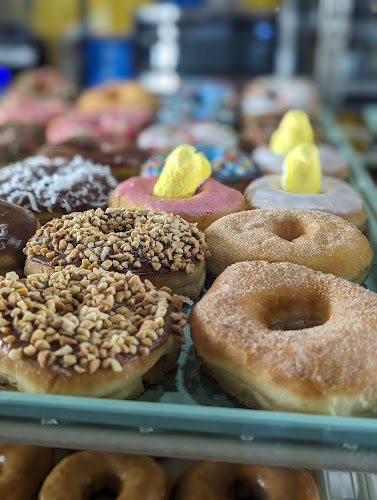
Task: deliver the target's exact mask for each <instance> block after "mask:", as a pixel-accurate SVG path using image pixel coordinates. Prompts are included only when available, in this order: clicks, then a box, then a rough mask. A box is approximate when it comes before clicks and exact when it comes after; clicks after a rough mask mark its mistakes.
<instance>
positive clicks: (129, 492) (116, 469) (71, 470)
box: [38, 451, 170, 500]
mask: <svg viewBox="0 0 377 500" xmlns="http://www.w3.org/2000/svg"><path fill="white" fill-rule="evenodd" d="M105 491H106V492H108V493H109V494H111V498H115V497H116V498H117V500H128V499H132V500H168V499H169V493H170V480H169V477H168V475H167V473H166V472H165V470H164V469H163V468H162V467H161V466H160V465H158V464H157V462H156V461H155V460H153V459H152V458H149V457H146V456H142V455H122V454H120V453H106V452H100V451H80V452H78V453H74V454H72V455H70V456H68V457H66V458H64V459H63V460H62V461H61V462H60V463H59V464H58V465H56V466H55V468H54V469H53V470H52V471H51V472H50V474H49V475H48V476H47V478H46V479H45V481H44V483H43V485H42V488H41V491H40V492H39V496H38V500H66V499H67V498H69V499H70V500H84V499H89V498H94V496H96V498H97V495H96V494H100V493H101V492H105ZM101 498H102V497H101ZM106 498H107V497H106Z"/></svg>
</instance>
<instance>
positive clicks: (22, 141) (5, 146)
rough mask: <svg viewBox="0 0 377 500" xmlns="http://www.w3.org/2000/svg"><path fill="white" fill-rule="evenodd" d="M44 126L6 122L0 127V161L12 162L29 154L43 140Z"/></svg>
mask: <svg viewBox="0 0 377 500" xmlns="http://www.w3.org/2000/svg"><path fill="white" fill-rule="evenodd" d="M44 133H45V128H44V126H41V125H34V124H31V123H28V124H21V123H7V124H5V125H3V126H1V127H0V162H1V163H12V162H13V161H17V160H21V159H22V158H25V157H26V156H31V155H32V154H34V152H35V151H36V150H37V148H38V147H39V146H40V145H41V144H42V143H43V141H44V140H45V135H44Z"/></svg>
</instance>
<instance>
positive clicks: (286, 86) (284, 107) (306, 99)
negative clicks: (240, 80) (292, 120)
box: [241, 75, 319, 121]
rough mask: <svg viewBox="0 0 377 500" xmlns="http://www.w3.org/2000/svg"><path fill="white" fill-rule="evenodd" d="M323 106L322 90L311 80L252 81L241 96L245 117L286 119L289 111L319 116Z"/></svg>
mask: <svg viewBox="0 0 377 500" xmlns="http://www.w3.org/2000/svg"><path fill="white" fill-rule="evenodd" d="M318 106H319V96H318V91H317V89H316V87H315V86H314V84H313V83H312V82H311V81H310V80H309V79H307V78H302V77H297V76H285V75H266V76H261V77H258V78H254V79H253V80H251V81H250V82H248V83H247V84H246V85H245V87H244V89H243V91H242V96H241V114H242V116H243V118H244V120H245V121H247V120H248V119H249V118H250V117H251V118H252V119H253V118H254V117H256V116H257V117H261V116H262V117H264V116H271V115H275V116H279V117H280V116H282V115H283V114H284V113H285V112H286V111H288V110H289V109H292V108H295V109H301V110H303V111H306V112H307V113H309V114H310V115H313V116H315V115H316V113H317V110H318Z"/></svg>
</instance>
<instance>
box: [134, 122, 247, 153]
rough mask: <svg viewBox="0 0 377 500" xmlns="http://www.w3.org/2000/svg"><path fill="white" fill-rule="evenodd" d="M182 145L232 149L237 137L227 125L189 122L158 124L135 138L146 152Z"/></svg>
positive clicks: (234, 146)
mask: <svg viewBox="0 0 377 500" xmlns="http://www.w3.org/2000/svg"><path fill="white" fill-rule="evenodd" d="M182 143H186V144H192V145H193V146H195V147H198V148H200V147H215V148H216V147H220V148H222V149H232V148H233V149H234V148H236V147H237V143H238V137H237V134H236V132H235V130H234V129H233V128H231V127H229V126H227V125H222V124H219V123H213V122H191V123H184V124H181V125H176V124H168V123H158V124H155V125H150V126H149V127H147V128H145V129H144V130H143V131H142V132H141V133H140V134H139V135H138V137H137V144H138V146H139V147H140V148H141V149H146V150H148V151H152V152H153V151H157V150H166V151H169V150H171V149H173V148H174V147H176V146H179V145H180V144H182Z"/></svg>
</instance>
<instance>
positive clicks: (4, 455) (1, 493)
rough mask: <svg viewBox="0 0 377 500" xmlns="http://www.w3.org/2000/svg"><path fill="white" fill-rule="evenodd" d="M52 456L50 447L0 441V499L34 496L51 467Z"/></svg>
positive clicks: (13, 499) (26, 498)
mask: <svg viewBox="0 0 377 500" xmlns="http://www.w3.org/2000/svg"><path fill="white" fill-rule="evenodd" d="M53 458H54V456H53V450H52V449H50V448H39V447H37V446H24V445H22V444H3V443H1V444H0V463H1V474H0V498H1V500H30V499H31V498H34V495H35V494H36V493H37V492H38V489H39V487H40V485H41V483H42V481H43V480H44V478H45V477H46V476H47V474H48V473H49V471H50V470H51V469H52V467H53ZM31 471H32V473H31Z"/></svg>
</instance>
